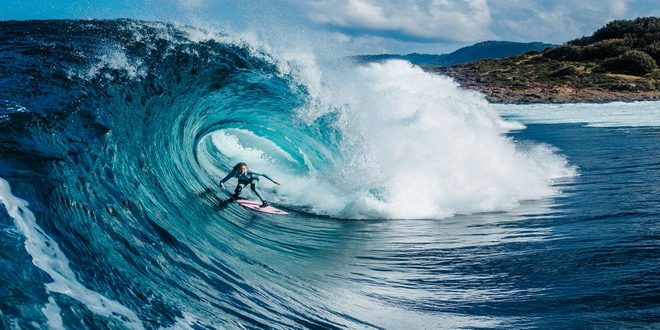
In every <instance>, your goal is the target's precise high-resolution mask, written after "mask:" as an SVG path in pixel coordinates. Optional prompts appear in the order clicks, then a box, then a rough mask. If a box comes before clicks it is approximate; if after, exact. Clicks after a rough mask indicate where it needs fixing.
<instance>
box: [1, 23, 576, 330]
mask: <svg viewBox="0 0 660 330" xmlns="http://www.w3.org/2000/svg"><path fill="white" fill-rule="evenodd" d="M0 26H1V27H2V28H1V29H0V34H1V36H0V70H2V72H1V74H0V86H1V87H0V88H1V90H0V130H1V131H2V135H1V136H0V177H2V178H4V179H5V180H6V181H5V180H3V181H2V187H1V188H2V189H1V191H2V196H3V198H2V201H3V204H4V205H5V208H6V209H7V210H8V212H7V214H6V215H4V214H3V215H2V218H0V219H1V220H2V226H3V227H2V235H3V242H6V243H4V244H6V245H7V248H8V249H7V251H10V252H7V254H8V255H11V258H12V259H15V260H32V265H33V266H36V268H35V267H33V266H30V265H29V264H30V262H24V263H20V262H15V263H10V264H9V266H7V267H8V269H9V270H10V272H8V274H10V275H7V276H8V277H7V278H5V279H4V280H5V281H6V283H12V284H11V285H10V287H11V288H16V289H17V290H22V291H27V293H26V294H25V295H23V296H21V295H12V296H11V297H12V299H15V300H12V301H9V303H5V304H3V305H2V308H0V310H1V311H2V313H4V317H3V319H4V320H5V322H8V324H9V326H11V325H12V324H14V323H15V324H18V325H20V324H22V323H21V322H23V321H24V320H35V322H37V323H40V324H49V325H52V326H57V325H62V324H64V325H67V326H69V327H74V328H75V327H96V326H100V325H106V326H107V325H110V326H111V327H113V326H126V327H130V328H140V327H145V328H157V327H167V326H177V325H178V326H189V327H194V326H199V327H202V326H219V327H227V326H228V327H243V326H248V327H252V326H255V327H262V326H274V327H283V328H286V327H328V328H332V327H370V326H374V327H379V326H388V325H390V326H392V325H394V324H401V323H400V322H401V317H402V315H408V316H409V315H411V314H410V313H413V314H415V313H420V315H423V310H416V311H410V310H406V311H401V310H399V309H396V308H394V309H393V308H392V307H388V306H390V305H388V299H400V300H402V301H403V303H402V305H405V302H406V301H412V300H414V299H416V298H415V294H414V293H412V292H409V293H405V290H404V292H401V295H400V296H398V298H394V296H388V295H387V294H386V293H383V294H385V297H386V298H383V296H380V295H379V294H377V293H376V292H378V291H379V290H380V289H379V288H381V287H380V286H379V285H377V284H376V283H378V281H380V280H382V278H380V277H379V276H380V275H379V274H376V273H373V274H369V271H368V269H372V271H375V270H373V268H370V266H368V265H370V264H371V262H373V260H363V261H362V262H355V259H351V258H353V257H349V256H348V254H345V253H343V252H341V251H347V250H351V249H366V247H364V246H361V247H358V246H355V247H346V246H343V247H342V246H341V244H342V243H341V242H342V240H343V241H344V242H349V241H350V242H356V241H359V240H361V239H363V238H364V237H362V236H361V235H363V234H362V233H361V232H360V231H357V232H354V231H352V230H353V229H356V226H357V222H353V221H336V220H335V219H374V220H379V219H381V220H382V219H443V218H447V217H451V216H454V215H457V214H464V215H465V214H476V213H481V212H491V211H504V210H511V209H514V208H516V207H518V206H519V205H520V202H521V201H524V200H539V199H543V198H548V197H552V196H555V195H556V194H557V193H558V191H557V188H556V187H555V186H553V185H552V184H553V182H554V181H555V180H557V179H560V178H566V177H571V176H574V175H575V169H574V168H572V167H571V166H570V165H568V164H567V161H566V159H564V158H563V157H561V156H560V155H558V154H557V153H556V151H555V150H554V149H553V148H552V147H550V146H547V145H543V144H534V143H518V142H516V141H515V140H514V139H512V138H510V137H507V135H506V134H505V133H507V132H508V131H509V130H511V129H520V128H523V127H522V126H521V125H519V124H517V123H515V122H505V121H503V120H501V119H500V118H499V117H498V115H497V114H496V113H495V112H494V111H493V110H492V109H491V107H490V106H489V105H488V104H487V103H486V102H485V101H484V99H483V98H482V97H481V96H479V95H477V94H474V93H471V92H467V91H463V90H460V89H459V88H458V87H457V85H456V84H455V83H454V82H453V81H451V80H450V79H448V78H444V77H440V76H435V75H431V74H428V73H425V72H424V71H422V70H421V69H419V68H417V67H414V66H411V65H410V64H408V63H406V62H400V61H392V62H386V63H380V64H370V65H367V66H361V67H356V66H354V65H353V64H351V63H343V62H340V61H328V62H323V63H320V64H315V63H314V62H312V63H311V64H310V63H302V62H300V61H297V60H296V59H292V60H287V59H286V58H285V57H279V56H278V55H277V54H271V53H267V52H265V51H262V50H260V48H258V47H254V46H252V45H250V44H248V43H245V42H244V41H241V40H240V39H237V38H235V37H233V36H229V35H223V34H218V33H209V32H206V31H203V30H199V29H193V28H187V27H180V26H173V25H169V24H162V23H154V22H140V21H132V20H114V21H27V22H2V23H0ZM239 161H246V162H247V163H248V165H249V166H250V167H251V169H253V170H255V171H257V172H265V173H267V174H269V175H270V176H271V177H274V178H276V179H278V180H279V181H282V182H283V185H282V186H281V187H277V189H275V188H274V187H273V186H272V185H269V184H268V183H267V182H262V188H261V189H262V190H263V191H264V194H265V195H266V196H267V198H268V199H269V200H270V201H272V202H273V203H274V204H276V205H279V206H281V207H283V208H286V209H288V210H290V211H291V212H292V215H291V216H290V217H280V218H273V221H263V219H264V218H268V217H264V216H258V215H255V214H253V213H250V212H247V211H246V210H244V209H241V208H240V207H238V206H236V205H234V204H231V203H228V201H227V198H226V196H225V195H224V194H223V193H222V192H221V191H220V190H219V189H218V187H217V183H218V180H219V179H220V178H221V177H223V176H224V175H225V174H226V173H227V172H228V171H229V170H230V169H231V167H232V166H233V165H234V164H235V163H237V162H239ZM262 181H263V180H262ZM410 221H413V220H410ZM387 223H388V222H382V221H374V222H373V224H372V225H374V226H385V227H387V226H388V225H387ZM395 223H398V222H395ZM402 226H404V227H405V226H406V225H402ZM13 228H19V230H18V231H16V230H15V229H13ZM340 238H341V239H340ZM344 239H345V240H344ZM401 244H403V243H401ZM457 244H468V243H457ZM21 246H24V247H25V248H21ZM333 251H334V252H333ZM336 251H340V252H336ZM26 253H27V254H26ZM351 255H352V256H353V254H351ZM21 258H22V259H21ZM344 262H345V263H344ZM341 264H343V265H344V266H343V268H338V269H334V270H329V269H328V267H329V266H327V265H334V266H333V267H335V266H337V265H341ZM365 264H366V266H365ZM310 265H311V266H313V267H310ZM358 265H362V266H364V267H366V268H364V269H363V270H365V271H366V272H367V273H366V274H363V275H364V277H361V279H360V280H357V281H352V280H351V279H350V277H349V278H346V279H345V281H342V283H343V284H342V285H337V283H336V282H335V281H333V280H332V279H333V278H337V276H339V277H340V278H341V277H343V276H345V274H354V275H353V276H359V274H358V273H351V272H352V271H353V270H354V269H353V268H354V267H357V266H358ZM21 269H23V270H21ZM301 273H305V274H306V275H305V276H304V280H303V278H301V277H300V274H301ZM340 274H341V275H340ZM399 275H401V274H399ZM315 276H318V277H315ZM359 277H360V276H359ZM371 280H373V281H375V282H370V281H371ZM44 283H46V284H44ZM82 283H84V285H83V284H82ZM368 283H371V284H368ZM358 284H361V285H365V288H366V289H365V290H366V291H365V292H364V294H363V295H360V296H359V297H356V296H355V294H354V292H355V291H356V287H357V285H358ZM428 292H431V291H427V293H428ZM457 292H458V291H457ZM467 292H468V291H467V289H466V291H465V292H464V294H467ZM484 294H486V293H484ZM493 294H495V293H493ZM498 294H501V293H498ZM395 296H396V295H395ZM461 297H463V296H461V294H458V293H457V296H456V297H453V298H452V299H458V300H460V299H462V298H461ZM16 306H20V307H16ZM373 308H376V309H378V310H379V311H380V312H378V313H376V312H374V311H373ZM379 313H380V314H379ZM388 315H389V316H388ZM438 317H439V318H442V319H443V320H445V321H446V322H448V323H446V325H447V326H448V327H454V326H467V327H482V326H489V325H497V324H499V322H500V320H498V319H497V317H495V318H483V317H479V316H465V315H461V314H460V313H457V312H455V311H449V312H447V313H441V314H434V315H432V316H429V318H430V319H436V318H438ZM406 319H407V321H406V322H407V323H405V324H407V325H409V326H419V325H423V324H426V323H423V322H426V321H428V319H427V318H424V317H422V318H418V319H417V321H416V320H414V319H409V318H407V317H406ZM7 320H8V321H7ZM443 322H444V321H443Z"/></svg>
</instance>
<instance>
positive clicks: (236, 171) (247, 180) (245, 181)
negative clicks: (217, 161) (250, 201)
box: [220, 162, 280, 207]
mask: <svg viewBox="0 0 660 330" xmlns="http://www.w3.org/2000/svg"><path fill="white" fill-rule="evenodd" d="M260 176H263V177H264V178H266V179H268V180H270V181H272V182H273V183H274V184H276V185H278V186H279V185H280V183H279V182H277V181H275V180H273V179H271V178H270V177H269V176H268V175H266V174H259V173H255V172H251V171H248V167H247V164H245V163H243V162H241V163H238V164H236V166H234V168H233V169H232V170H231V172H229V174H227V176H226V177H225V178H224V179H222V180H221V181H220V189H223V190H224V189H225V182H227V180H229V179H231V178H237V179H238V184H237V185H236V189H235V190H234V194H233V195H231V197H232V198H234V199H238V195H240V194H241V191H242V190H243V187H245V186H247V185H250V189H252V192H254V194H255V195H257V197H259V199H260V200H261V207H266V206H268V202H266V201H265V200H264V199H263V198H261V195H260V194H259V192H258V191H257V182H259V177H260Z"/></svg>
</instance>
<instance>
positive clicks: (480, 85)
mask: <svg viewBox="0 0 660 330" xmlns="http://www.w3.org/2000/svg"><path fill="white" fill-rule="evenodd" d="M478 65H479V64H478V63H470V64H466V65H459V66H451V67H435V68H432V69H430V71H431V72H434V73H437V74H443V75H447V76H449V77H452V78H453V79H454V80H456V81H457V82H458V83H459V84H460V85H461V87H463V88H466V89H470V90H474V91H478V92H480V93H482V94H484V95H485V97H486V99H487V100H488V101H489V102H491V103H504V104H533V103H608V102H636V101H660V91H659V90H658V89H657V88H655V86H654V84H653V83H652V82H649V81H648V80H647V79H640V78H639V77H633V76H625V75H609V76H606V77H604V78H607V79H605V80H609V81H608V82H605V83H603V84H600V85H594V86H576V85H577V84H576V83H575V81H574V80H571V79H570V78H566V79H563V80H564V81H562V79H559V80H558V81H543V80H535V79H533V78H534V77H533V76H532V77H530V76H516V75H511V74H508V75H507V74H506V73H500V74H498V73H497V72H493V71H489V70H482V71H480V70H478V69H477V70H475V68H474V66H478Z"/></svg>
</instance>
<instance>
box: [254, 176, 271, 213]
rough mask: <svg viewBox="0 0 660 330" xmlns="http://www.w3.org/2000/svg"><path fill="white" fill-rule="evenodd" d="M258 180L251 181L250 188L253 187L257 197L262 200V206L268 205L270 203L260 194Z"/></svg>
mask: <svg viewBox="0 0 660 330" xmlns="http://www.w3.org/2000/svg"><path fill="white" fill-rule="evenodd" d="M257 182H259V180H252V181H250V189H252V192H253V193H254V194H255V195H257V197H259V199H260V200H261V207H265V206H268V203H267V202H266V201H265V200H264V199H263V198H261V195H260V194H259V192H258V191H257Z"/></svg>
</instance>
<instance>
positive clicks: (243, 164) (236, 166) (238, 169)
mask: <svg viewBox="0 0 660 330" xmlns="http://www.w3.org/2000/svg"><path fill="white" fill-rule="evenodd" d="M243 166H245V167H247V164H245V163H243V162H240V163H238V164H236V165H234V171H236V172H238V171H240V170H241V167H243Z"/></svg>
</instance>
